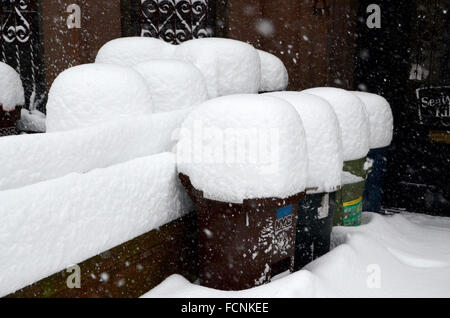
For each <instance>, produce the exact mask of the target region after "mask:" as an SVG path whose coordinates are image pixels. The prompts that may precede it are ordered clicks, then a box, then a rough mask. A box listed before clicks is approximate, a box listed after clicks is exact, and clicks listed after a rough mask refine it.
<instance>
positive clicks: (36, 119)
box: [17, 108, 45, 132]
mask: <svg viewBox="0 0 450 318" xmlns="http://www.w3.org/2000/svg"><path fill="white" fill-rule="evenodd" d="M17 125H18V128H19V130H20V131H26V132H45V114H43V113H41V112H40V111H39V110H37V109H33V110H28V109H24V108H22V110H21V117H20V121H19V122H18V123H17Z"/></svg>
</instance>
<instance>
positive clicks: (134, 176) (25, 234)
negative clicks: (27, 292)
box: [0, 153, 190, 297]
mask: <svg viewBox="0 0 450 318" xmlns="http://www.w3.org/2000/svg"><path fill="white" fill-rule="evenodd" d="M176 170H177V169H176V162H175V155H174V154H172V153H163V154H158V155H154V156H150V157H145V158H139V159H135V160H133V161H129V162H127V163H123V164H119V165H115V166H112V167H109V168H105V169H97V170H94V171H92V172H90V173H87V174H70V175H67V176H65V177H63V178H58V179H55V180H50V181H46V182H42V183H38V184H34V185H31V186H27V187H23V188H20V189H13V190H8V191H0V202H1V204H0V215H1V216H2V221H1V222H0V241H1V242H2V244H0V297H1V296H4V295H6V294H9V293H11V292H14V291H16V290H18V289H20V288H23V287H25V286H27V285H29V284H31V283H34V282H36V281H38V280H40V279H42V278H45V277H47V276H49V275H52V274H54V273H56V272H58V271H61V270H63V269H64V268H66V267H68V266H71V265H73V264H76V263H79V262H82V261H84V260H86V259H88V258H90V257H92V256H95V255H97V254H99V253H101V252H104V251H106V250H108V249H110V248H113V247H115V246H117V245H120V244H122V243H124V242H126V241H128V240H131V239H133V238H135V237H137V236H139V235H142V234H144V233H146V232H148V231H150V230H153V229H155V228H157V227H159V226H162V225H164V224H166V223H168V222H170V221H172V220H175V219H177V218H179V217H181V216H183V215H184V214H186V213H187V212H189V210H190V201H189V200H188V199H187V197H186V196H185V194H184V191H183V189H182V187H181V185H180V183H179V180H178V176H177V171H176Z"/></svg>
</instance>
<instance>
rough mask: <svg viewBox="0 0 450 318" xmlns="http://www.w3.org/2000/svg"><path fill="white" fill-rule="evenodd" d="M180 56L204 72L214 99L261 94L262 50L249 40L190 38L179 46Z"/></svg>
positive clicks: (210, 93) (210, 94)
mask: <svg viewBox="0 0 450 318" xmlns="http://www.w3.org/2000/svg"><path fill="white" fill-rule="evenodd" d="M176 56H177V58H180V59H183V60H185V61H189V62H191V63H193V64H194V65H195V66H197V67H198V68H199V69H200V71H202V73H203V75H204V76H205V78H206V83H207V85H208V93H209V97H210V98H214V97H218V96H225V95H231V94H246V93H257V92H258V90H259V87H260V85H261V62H260V59H259V55H258V52H257V51H256V50H255V48H253V46H251V45H249V44H247V43H245V42H241V41H236V40H230V39H219V38H203V39H194V40H189V41H186V42H184V43H182V44H180V45H179V46H178V47H177V50H176Z"/></svg>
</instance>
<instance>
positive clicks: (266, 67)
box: [257, 50, 289, 92]
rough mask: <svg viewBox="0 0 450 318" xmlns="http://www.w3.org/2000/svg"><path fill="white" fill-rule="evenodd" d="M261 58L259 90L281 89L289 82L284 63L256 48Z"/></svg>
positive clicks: (271, 90) (272, 90)
mask: <svg viewBox="0 0 450 318" xmlns="http://www.w3.org/2000/svg"><path fill="white" fill-rule="evenodd" d="M257 51H258V54H259V58H260V60H261V86H260V87H259V91H260V92H274V91H283V90H285V89H286V87H287V86H288V84H289V75H288V71H287V69H286V67H285V66H284V63H283V62H282V61H281V60H280V59H279V58H278V57H277V56H275V55H273V54H270V53H268V52H265V51H262V50H257Z"/></svg>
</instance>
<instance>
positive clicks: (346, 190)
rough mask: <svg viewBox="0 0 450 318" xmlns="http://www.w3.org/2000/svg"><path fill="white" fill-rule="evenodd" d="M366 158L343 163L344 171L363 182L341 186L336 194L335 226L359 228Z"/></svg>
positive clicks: (366, 172) (366, 171) (365, 174)
mask: <svg viewBox="0 0 450 318" xmlns="http://www.w3.org/2000/svg"><path fill="white" fill-rule="evenodd" d="M365 163H366V157H364V158H361V159H357V160H352V161H345V162H344V171H346V172H349V173H351V174H353V175H354V176H356V177H360V178H362V179H363V180H361V181H359V182H354V183H350V184H345V185H342V188H341V189H340V190H339V191H337V192H336V213H335V215H334V225H335V226H359V225H361V214H362V210H363V195H364V187H365V185H366V177H367V174H368V172H369V171H368V170H366V167H365Z"/></svg>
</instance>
